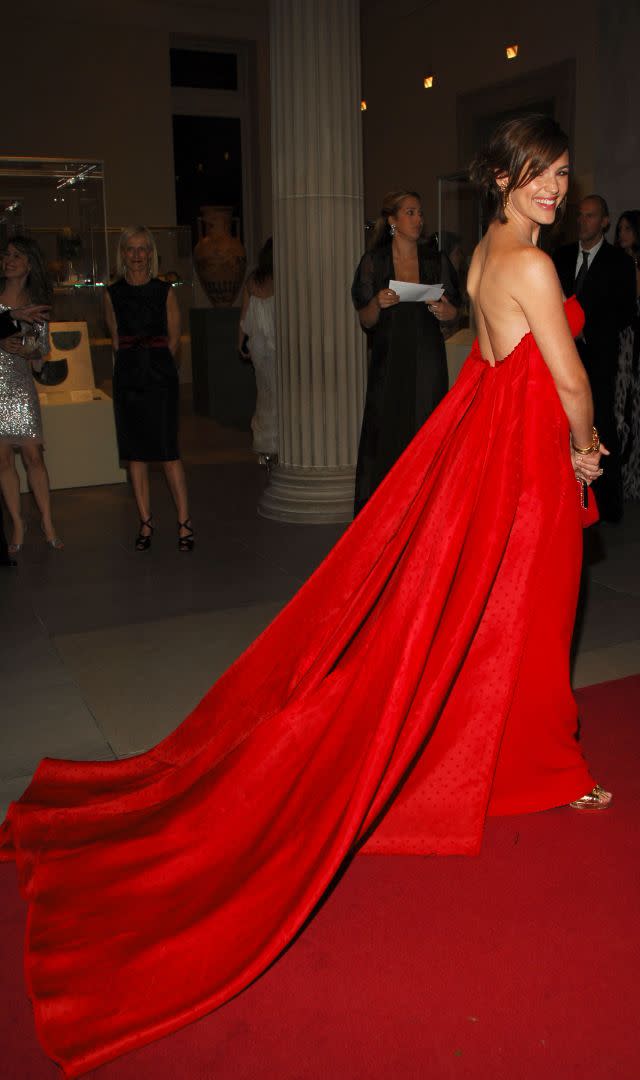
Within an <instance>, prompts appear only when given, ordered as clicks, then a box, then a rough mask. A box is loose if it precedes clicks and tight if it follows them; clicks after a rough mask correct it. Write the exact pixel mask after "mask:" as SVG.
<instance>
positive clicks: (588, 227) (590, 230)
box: [578, 199, 609, 251]
mask: <svg viewBox="0 0 640 1080" xmlns="http://www.w3.org/2000/svg"><path fill="white" fill-rule="evenodd" d="M608 226H609V218H608V217H607V215H606V214H605V212H604V210H603V208H602V206H601V204H600V200H599V199H583V200H582V202H581V203H580V206H579V207H578V240H579V241H580V245H581V247H583V248H584V249H585V251H589V249H590V248H592V247H594V246H595V245H596V244H597V243H599V241H600V240H602V237H603V236H604V234H605V232H606V230H607V228H608Z"/></svg>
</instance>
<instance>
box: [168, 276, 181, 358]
mask: <svg viewBox="0 0 640 1080" xmlns="http://www.w3.org/2000/svg"><path fill="white" fill-rule="evenodd" d="M167 333H168V336H169V351H170V353H171V355H172V356H173V358H174V359H175V357H176V353H177V352H178V346H179V344H180V308H179V307H178V301H177V299H176V295H175V293H174V291H173V289H172V288H170V289H169V292H168V293H167Z"/></svg>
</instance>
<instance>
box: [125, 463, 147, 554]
mask: <svg viewBox="0 0 640 1080" xmlns="http://www.w3.org/2000/svg"><path fill="white" fill-rule="evenodd" d="M129 476H130V477H131V487H132V488H133V495H134V498H135V500H136V506H137V507H138V516H139V518H140V521H141V522H144V521H148V520H149V518H150V517H151V502H150V496H149V466H148V464H147V462H146V461H130V462H129ZM151 533H152V529H151V527H150V526H149V525H141V526H140V535H141V536H151Z"/></svg>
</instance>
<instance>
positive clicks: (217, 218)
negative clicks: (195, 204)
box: [193, 206, 247, 307]
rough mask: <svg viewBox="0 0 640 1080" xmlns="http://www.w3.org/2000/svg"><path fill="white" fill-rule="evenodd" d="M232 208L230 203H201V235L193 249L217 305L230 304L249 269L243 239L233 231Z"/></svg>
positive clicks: (197, 266) (206, 288) (200, 275)
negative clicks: (207, 204) (208, 204)
mask: <svg viewBox="0 0 640 1080" xmlns="http://www.w3.org/2000/svg"><path fill="white" fill-rule="evenodd" d="M232 212H233V211H232V207H230V206H201V207H200V213H201V215H202V216H201V217H200V218H198V224H199V229H200V239H199V240H198V243H197V244H196V246H195V247H194V249H193V264H194V266H195V269H196V273H197V275H198V278H199V279H200V284H201V285H202V288H203V289H204V291H205V292H206V294H207V296H208V297H209V300H210V302H211V303H212V304H213V306H214V307H231V305H232V304H233V301H234V300H235V299H236V297H237V295H238V293H239V291H240V286H241V285H242V282H243V281H244V275H245V271H246V269H247V255H246V252H245V250H244V247H243V244H242V240H241V239H240V237H239V236H234V234H233V230H232Z"/></svg>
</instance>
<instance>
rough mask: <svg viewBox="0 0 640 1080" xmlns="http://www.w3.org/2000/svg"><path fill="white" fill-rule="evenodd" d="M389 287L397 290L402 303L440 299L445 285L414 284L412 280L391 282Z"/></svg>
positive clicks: (428, 301)
mask: <svg viewBox="0 0 640 1080" xmlns="http://www.w3.org/2000/svg"><path fill="white" fill-rule="evenodd" d="M389 288H390V289H393V291H394V292H397V294H398V296H399V297H400V302H401V303H408V302H411V303H414V304H415V303H420V302H421V301H427V303H433V301H434V300H439V299H440V297H441V296H442V294H443V292H444V285H414V284H413V282H412V281H393V280H391V281H390V282H389Z"/></svg>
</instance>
